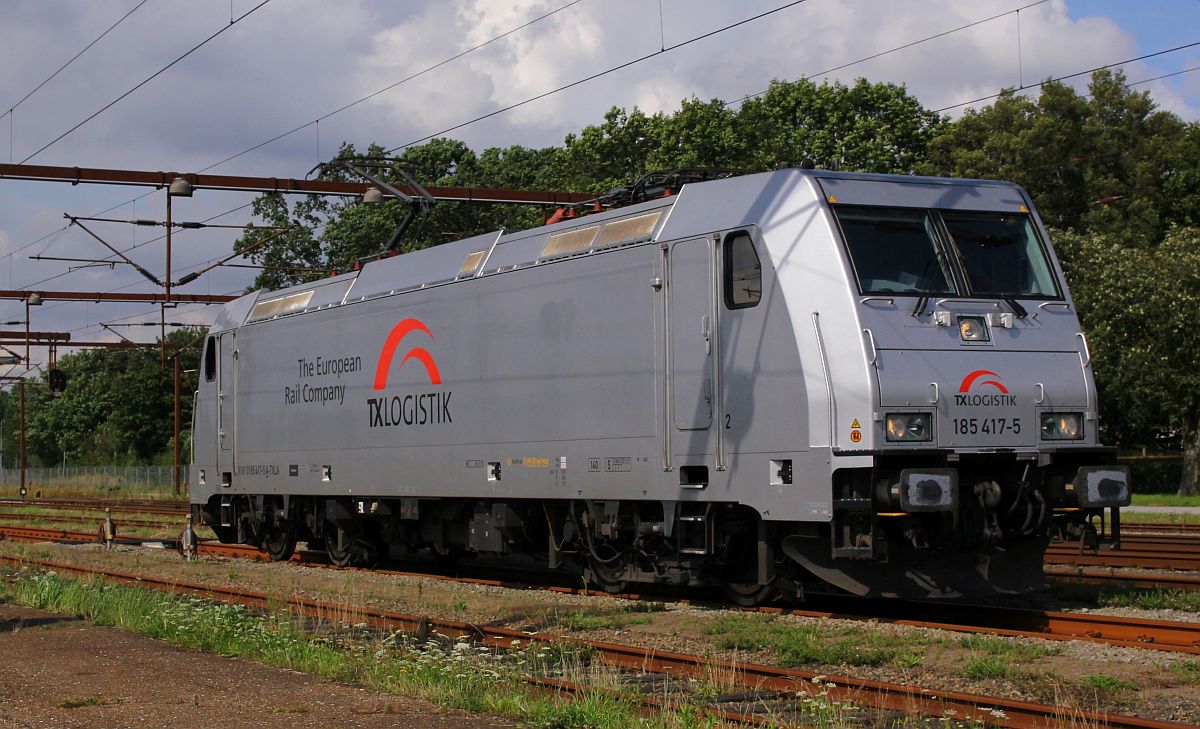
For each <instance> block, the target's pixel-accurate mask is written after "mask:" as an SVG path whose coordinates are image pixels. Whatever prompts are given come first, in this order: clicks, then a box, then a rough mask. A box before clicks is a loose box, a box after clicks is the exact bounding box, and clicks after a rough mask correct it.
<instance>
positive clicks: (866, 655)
mask: <svg viewBox="0 0 1200 729" xmlns="http://www.w3.org/2000/svg"><path fill="white" fill-rule="evenodd" d="M707 632H708V633H710V634H712V635H716V636H718V637H717V645H718V646H719V647H721V648H739V649H743V650H765V649H772V650H774V651H775V653H776V654H777V655H778V656H779V659H780V662H781V663H782V664H783V665H785V666H800V665H807V664H825V665H835V664H849V665H852V666H882V665H886V664H889V663H894V662H896V661H900V663H901V665H906V666H910V665H912V664H913V663H914V661H915V662H916V663H917V664H919V663H920V660H921V654H920V653H918V652H916V651H914V650H913V648H914V647H915V646H921V645H924V644H926V642H927V641H925V640H924V639H922V638H918V637H916V636H911V637H906V638H905V639H904V640H903V641H898V640H897V639H896V636H894V635H888V634H884V633H877V632H873V631H870V630H864V629H862V628H856V627H844V628H839V627H833V626H831V625H829V624H828V623H827V622H826V621H823V620H818V621H814V622H805V623H799V624H796V623H788V622H785V621H781V620H777V619H776V618H775V617H774V616H769V615H767V616H760V615H750V616H737V617H729V618H723V619H720V620H717V621H716V622H715V623H714V624H713V625H712V626H711V627H709V628H708V631H707Z"/></svg>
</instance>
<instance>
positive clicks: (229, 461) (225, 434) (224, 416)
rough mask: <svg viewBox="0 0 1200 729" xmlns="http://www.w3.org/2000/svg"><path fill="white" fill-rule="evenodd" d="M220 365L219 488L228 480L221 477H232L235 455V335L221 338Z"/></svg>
mask: <svg viewBox="0 0 1200 729" xmlns="http://www.w3.org/2000/svg"><path fill="white" fill-rule="evenodd" d="M219 355H220V364H219V366H218V367H217V465H218V466H219V470H220V471H221V473H222V484H223V485H225V484H228V483H229V482H230V479H227V478H225V474H226V473H228V474H230V475H232V473H233V470H234V454H235V452H236V448H235V447H236V440H235V439H236V436H237V426H236V413H235V409H236V403H235V401H234V393H235V392H236V391H237V334H236V333H234V332H225V333H223V334H222V335H221V341H220V347H219Z"/></svg>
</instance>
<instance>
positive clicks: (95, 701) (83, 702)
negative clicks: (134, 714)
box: [58, 696, 112, 709]
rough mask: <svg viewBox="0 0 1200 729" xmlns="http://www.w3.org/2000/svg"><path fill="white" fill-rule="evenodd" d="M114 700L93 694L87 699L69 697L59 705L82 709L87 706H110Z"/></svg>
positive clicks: (60, 706) (66, 707)
mask: <svg viewBox="0 0 1200 729" xmlns="http://www.w3.org/2000/svg"><path fill="white" fill-rule="evenodd" d="M111 703H112V702H111V701H109V700H108V699H104V698H101V697H99V696H91V697H88V698H86V699H67V700H66V701H63V702H62V703H60V704H59V705H58V706H59V708H62V709H82V708H83V707H85V706H108V705H110V704H111Z"/></svg>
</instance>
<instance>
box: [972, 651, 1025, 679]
mask: <svg viewBox="0 0 1200 729" xmlns="http://www.w3.org/2000/svg"><path fill="white" fill-rule="evenodd" d="M1015 674H1016V670H1015V669H1014V668H1013V665H1012V662H1011V661H1010V660H1009V659H1008V658H1007V657H1005V656H996V655H989V654H986V653H985V654H983V655H975V656H968V657H967V658H966V659H964V660H963V675H964V676H966V677H967V678H972V679H975V680H977V681H982V680H985V679H989V678H1011V677H1013V676H1014V675H1015Z"/></svg>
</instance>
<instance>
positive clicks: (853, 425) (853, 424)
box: [850, 418, 862, 428]
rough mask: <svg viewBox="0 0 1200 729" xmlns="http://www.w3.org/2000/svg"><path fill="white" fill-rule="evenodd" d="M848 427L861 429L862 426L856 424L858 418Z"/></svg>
mask: <svg viewBox="0 0 1200 729" xmlns="http://www.w3.org/2000/svg"><path fill="white" fill-rule="evenodd" d="M850 427H851V428H861V427H862V426H861V425H859V424H858V418H855V419H854V422H853V423H850Z"/></svg>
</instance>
